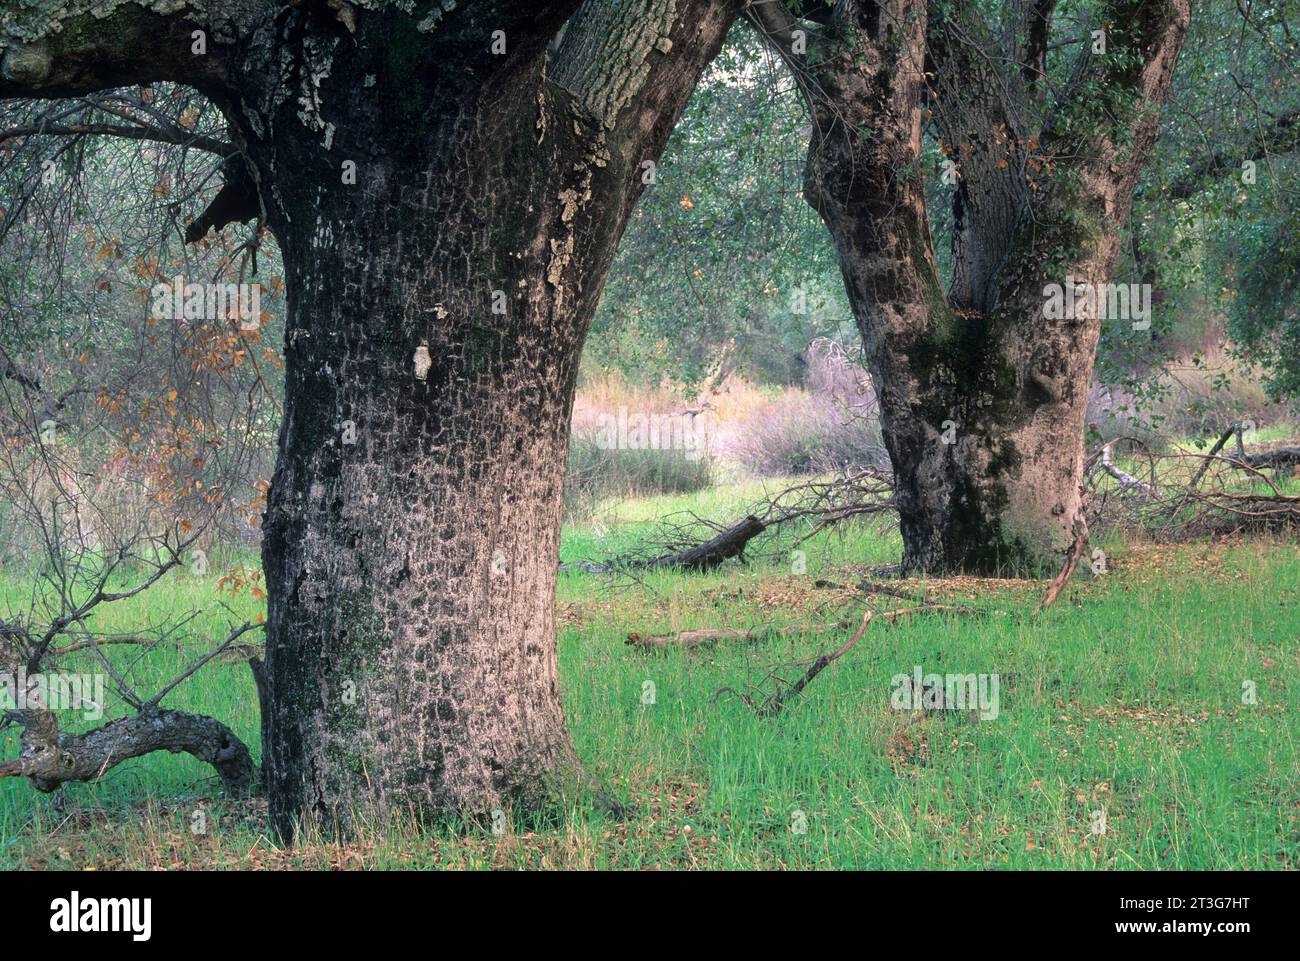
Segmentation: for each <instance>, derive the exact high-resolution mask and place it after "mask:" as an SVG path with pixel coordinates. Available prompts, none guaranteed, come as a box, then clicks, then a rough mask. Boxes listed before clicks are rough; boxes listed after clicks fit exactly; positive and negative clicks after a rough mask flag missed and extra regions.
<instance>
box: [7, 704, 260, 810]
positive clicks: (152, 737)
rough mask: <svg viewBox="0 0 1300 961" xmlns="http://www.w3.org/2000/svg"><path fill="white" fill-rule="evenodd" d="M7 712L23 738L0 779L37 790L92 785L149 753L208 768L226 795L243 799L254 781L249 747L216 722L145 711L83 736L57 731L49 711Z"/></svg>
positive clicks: (46, 790)
mask: <svg viewBox="0 0 1300 961" xmlns="http://www.w3.org/2000/svg"><path fill="white" fill-rule="evenodd" d="M8 713H9V716H10V717H11V718H12V719H14V720H17V721H19V723H21V724H23V734H22V738H21V748H20V750H19V754H18V757H17V758H15V759H14V760H12V761H4V762H0V777H26V778H30V779H31V782H32V786H33V787H35V788H36V789H37V790H38V791H44V792H46V793H49V792H50V791H54V790H56V789H57V788H59V787H60V786H61V785H63V784H64V783H65V782H68V781H90V780H94V779H95V778H97V777H99V776H100V775H101V774H103V773H104V772H105V771H107V770H108V769H109V768H111V767H114V766H116V765H118V764H121V763H122V762H123V761H125V760H127V759H128V758H133V757H140V756H141V755H144V754H149V753H152V752H153V751H171V752H172V753H173V754H179V753H182V752H184V753H186V754H190V755H193V756H194V757H196V758H198V759H199V760H200V761H203V762H204V763H206V764H211V765H212V766H213V767H214V768H215V769H216V772H217V774H218V775H219V776H220V778H221V784H222V786H223V787H224V788H225V789H226V791H227V793H229V794H231V795H235V796H241V795H244V794H248V793H249V792H251V791H252V790H253V787H254V785H255V784H256V781H257V771H256V769H255V768H254V767H253V758H252V755H250V754H249V752H248V748H247V747H246V746H245V745H244V742H243V741H241V740H240V739H239V738H238V737H236V736H235V734H234V732H233V731H231V730H230V728H228V727H226V725H224V724H222V723H221V722H220V721H218V720H217V719H216V718H211V717H204V716H202V715H199V714H187V713H185V712H183V711H170V710H161V709H150V710H146V711H142V712H141V713H139V714H133V715H131V716H130V717H123V718H118V719H117V720H115V721H110V722H109V723H107V724H105V725H103V726H102V727H97V728H95V729H94V730H92V731H87V732H86V733H85V734H68V733H66V732H62V731H60V730H59V725H58V722H57V721H56V720H55V718H54V714H53V712H51V711H31V710H28V711H10V712H8Z"/></svg>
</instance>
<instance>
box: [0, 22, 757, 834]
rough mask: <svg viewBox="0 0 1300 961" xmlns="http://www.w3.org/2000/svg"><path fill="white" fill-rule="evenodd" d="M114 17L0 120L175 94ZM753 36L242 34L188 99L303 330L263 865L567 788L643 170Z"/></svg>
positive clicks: (603, 29)
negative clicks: (570, 656)
mask: <svg viewBox="0 0 1300 961" xmlns="http://www.w3.org/2000/svg"><path fill="white" fill-rule="evenodd" d="M111 5H112V4H111V0H110V4H106V5H105V6H106V7H107V6H111ZM130 6H131V5H127V4H117V5H116V6H113V7H112V11H111V13H112V17H111V18H110V20H112V21H113V22H114V23H115V24H116V23H118V20H119V18H126V19H121V25H122V26H123V27H124V28H125V27H129V28H130V29H127V30H126V31H125V32H124V33H123V34H122V36H123V37H125V38H126V41H124V47H125V48H130V49H129V51H128V52H129V56H130V57H133V58H134V59H131V60H130V62H128V56H127V55H122V56H119V55H117V54H116V53H115V52H113V50H108V51H107V53H106V54H105V55H104V56H102V57H100V54H101V53H105V49H102V48H96V47H94V45H88V46H85V47H84V49H81V50H80V51H79V52H77V53H75V54H73V53H72V52H71V51H65V53H68V54H69V55H68V56H61V57H60V59H61V60H62V61H63V62H64V63H65V65H69V66H70V68H75V69H81V68H82V67H84V66H85V65H86V64H90V63H92V62H93V64H94V69H93V70H83V71H82V75H81V76H80V79H78V80H77V82H76V83H65V82H63V81H60V82H58V83H53V84H51V83H47V82H45V81H44V80H39V78H38V81H39V82H35V81H30V80H29V81H23V82H16V81H5V83H6V84H8V85H7V86H0V95H17V94H20V93H40V92H45V93H48V94H49V95H52V96H60V95H67V94H69V93H70V92H73V90H74V88H77V89H78V90H82V89H95V88H96V87H97V86H104V85H111V84H112V83H113V82H115V81H116V78H119V77H120V78H122V79H121V80H120V81H117V82H123V83H125V82H135V81H136V80H144V79H146V75H153V76H151V77H150V78H151V79H163V78H166V77H168V76H170V74H171V72H172V70H173V67H174V68H175V69H176V70H177V71H181V72H183V71H184V67H185V62H184V58H181V60H179V61H178V62H177V63H176V64H172V63H171V62H170V60H168V61H167V65H166V66H165V68H157V69H155V68H154V67H151V66H149V64H150V61H149V60H148V56H147V54H148V51H147V50H141V49H140V46H141V45H142V43H141V42H140V41H138V40H137V39H132V38H135V37H136V36H137V33H138V31H136V32H133V31H135V30H136V28H135V21H134V20H130V19H129V14H130V13H131V10H130V9H129V8H130ZM580 7H581V10H580V11H579V8H580ZM739 8H740V3H739V2H738V0H647V2H645V3H640V4H624V3H618V2H605V0H588V2H587V3H585V4H579V3H578V2H577V0H565V2H555V3H538V4H512V3H505V2H491V0H465V2H462V3H459V4H457V5H456V6H455V7H454V8H453V9H444V8H443V7H442V6H439V5H423V4H422V5H420V9H419V10H418V11H417V12H416V13H414V14H407V13H404V12H403V11H402V10H401V9H399V8H398V6H397V5H393V4H387V3H378V2H377V3H374V4H365V5H352V6H350V7H349V9H348V12H347V13H346V15H345V14H344V12H343V11H341V10H340V9H339V7H338V5H333V6H331V5H325V4H301V5H284V4H281V3H278V2H270V0H267V2H265V3H260V2H255V0H246V2H238V3H234V4H232V5H231V9H230V11H229V12H228V19H229V21H230V23H229V24H228V26H229V29H225V30H224V31H223V33H222V40H221V43H220V44H218V46H219V47H220V55H219V56H218V57H216V58H214V59H213V60H212V63H214V64H220V65H222V69H221V70H219V71H217V72H216V73H215V74H214V75H213V76H214V77H215V79H211V78H210V82H208V83H206V86H205V87H204V88H203V89H204V90H205V92H207V93H209V95H210V96H212V97H213V99H214V100H215V101H216V102H217V103H218V105H219V106H221V108H222V109H223V111H224V113H225V114H226V117H227V119H228V120H229V121H230V124H231V134H232V138H233V140H234V141H235V144H236V146H237V147H238V148H239V151H240V152H241V153H242V154H243V158H244V160H245V162H246V163H247V164H248V165H249V172H250V176H251V178H252V181H253V182H254V183H255V185H256V192H257V197H258V205H259V207H260V208H261V209H263V210H264V211H265V213H266V216H267V219H268V222H269V224H270V226H271V228H272V230H273V231H274V232H275V234H276V236H277V239H278V240H279V242H280V245H281V247H282V250H283V254H284V260H285V268H286V281H287V287H288V302H289V314H288V318H287V325H286V326H287V333H286V367H287V373H286V394H287V395H286V401H285V419H284V422H283V424H282V429H281V438H280V458H279V463H278V466H277V470H276V473H275V477H274V480H273V483H272V487H271V492H270V499H269V508H268V513H267V519H266V538H265V541H264V547H263V555H264V566H265V569H266V576H267V586H268V595H269V616H268V625H267V657H266V662H265V665H264V669H263V672H262V673H263V681H264V683H263V687H264V689H265V700H266V711H265V718H264V729H263V747H264V758H265V774H266V780H267V788H268V797H269V802H270V807H271V812H272V818H273V823H274V827H275V829H276V830H277V832H278V833H279V834H280V836H281V837H283V838H291V837H292V836H293V833H294V831H295V829H296V827H297V825H298V824H299V823H300V820H301V818H302V817H303V815H304V814H305V815H306V816H307V817H309V818H311V819H313V820H314V821H316V822H318V823H320V824H321V825H323V826H325V827H326V828H327V829H342V830H347V828H348V826H349V823H350V822H351V821H353V820H354V815H355V813H356V812H357V811H358V810H359V809H371V808H377V809H379V810H380V811H381V812H382V811H384V810H394V809H401V810H403V811H406V810H415V811H417V812H418V813H420V814H422V815H427V816H433V817H441V816H456V815H462V814H478V813H481V812H484V811H487V810H492V809H495V808H497V807H500V808H509V807H512V806H513V807H515V808H535V807H537V806H539V805H540V804H541V803H543V800H544V798H546V797H549V796H551V795H553V794H554V793H556V791H557V787H559V788H564V787H565V786H567V785H571V784H572V783H573V782H574V781H575V780H577V779H580V778H581V777H582V773H581V769H580V766H579V765H578V762H577V759H576V757H575V755H574V751H573V747H572V743H571V741H570V738H569V735H568V733H567V731H566V729H565V726H564V717H563V710H562V707H561V703H560V698H559V690H558V680H557V672H556V659H555V641H556V638H555V623H554V614H553V604H554V582H555V576H556V573H555V570H556V560H557V556H558V549H557V548H558V538H559V519H560V499H561V496H562V487H563V483H562V482H563V477H564V471H565V459H566V455H567V442H566V441H567V432H568V424H569V416H570V411H571V406H572V401H573V392H574V384H575V380H576V370H577V362H578V356H579V352H580V350H581V346H582V342H583V339H584V337H585V335H586V332H587V328H588V325H589V323H590V319H591V314H592V311H593V309H594V306H595V303H596V300H597V298H598V296H599V293H600V288H601V285H602V283H603V280H604V276H605V273H606V272H607V270H608V268H609V265H610V263H611V261H612V259H613V255H614V248H615V245H616V243H617V241H618V238H619V236H620V235H621V233H622V230H623V227H624V225H625V223H626V219H627V216H628V214H629V212H630V211H631V209H632V206H633V204H634V203H635V201H636V198H637V196H638V194H639V193H640V191H641V189H642V187H643V186H644V183H643V179H642V174H643V168H642V163H643V162H644V161H654V160H656V159H657V158H658V156H659V153H660V152H661V151H662V149H663V146H664V143H665V142H666V140H667V137H668V134H669V132H670V131H671V129H672V127H673V125H674V123H675V122H676V119H677V117H678V116H679V115H680V112H681V110H682V108H683V107H684V105H685V103H686V100H687V98H688V97H689V95H690V92H691V90H692V89H693V87H694V85H695V83H696V81H697V79H698V78H699V76H700V73H701V72H702V71H703V69H704V67H705V65H707V63H708V62H709V61H710V60H711V59H712V58H713V56H714V55H715V54H716V53H717V51H718V49H719V48H720V46H721V43H722V40H723V37H724V36H725V33H726V30H727V28H728V26H729V25H730V23H731V22H732V21H733V20H734V19H735V17H736V16H737V15H738V12H739ZM204 9H205V10H206V7H205V8H204ZM575 11H579V12H578V14H577V15H576V16H573V17H572V19H571V22H569V23H567V26H566V29H565V33H564V37H563V40H562V42H561V43H560V44H559V46H558V51H557V52H554V53H551V54H548V53H547V52H546V49H547V46H548V44H551V43H552V42H553V41H554V39H555V37H556V33H557V31H558V29H559V28H560V26H561V25H565V24H566V20H569V18H570V17H571V15H572V14H574V12H575ZM191 16H192V11H190V10H189V9H188V8H187V7H184V6H182V7H180V8H178V13H177V18H178V23H179V24H180V25H179V26H178V27H177V28H176V29H178V30H179V29H183V27H184V23H183V22H182V21H187V18H190V17H191ZM78 22H79V23H81V21H80V20H79V21H78ZM85 22H86V23H87V24H90V23H91V20H90V19H89V18H87V19H86V20H85ZM47 27H48V24H47ZM169 29H170V28H169ZM169 36H170V35H169ZM26 42H28V41H27V40H26V39H25V40H24V43H26ZM36 42H39V43H45V44H49V43H53V42H54V41H52V40H48V39H42V40H38V41H36ZM115 49H116V48H114V50H115ZM6 56H8V54H6ZM24 56H26V55H25V54H24ZM76 56H80V58H81V60H80V61H79V62H77V61H75V57H76ZM70 57H72V59H70ZM142 57H143V59H141V58H142ZM20 59H21V58H20ZM28 59H29V60H33V62H35V63H36V66H37V67H40V63H39V57H35V58H34V59H33V58H32V57H28ZM139 64H144V65H145V66H139ZM19 66H20V67H21V66H22V64H21V63H20V64H19ZM43 69H44V68H43V67H42V68H40V69H29V70H27V71H26V72H27V75H28V76H29V78H30V77H36V75H37V74H38V73H41V72H42V71H43ZM207 69H208V68H207V67H204V68H199V67H194V68H193V70H192V71H191V72H192V74H193V75H194V76H195V77H200V76H202V77H208V76H209V75H208V74H206V73H202V71H203V70H207ZM11 72H12V71H11ZM155 74H156V75H155ZM175 79H182V80H184V79H186V78H185V77H184V76H177V77H175ZM42 83H44V84H45V86H44V87H42Z"/></svg>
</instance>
